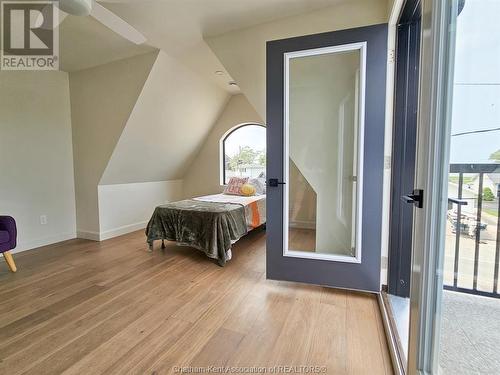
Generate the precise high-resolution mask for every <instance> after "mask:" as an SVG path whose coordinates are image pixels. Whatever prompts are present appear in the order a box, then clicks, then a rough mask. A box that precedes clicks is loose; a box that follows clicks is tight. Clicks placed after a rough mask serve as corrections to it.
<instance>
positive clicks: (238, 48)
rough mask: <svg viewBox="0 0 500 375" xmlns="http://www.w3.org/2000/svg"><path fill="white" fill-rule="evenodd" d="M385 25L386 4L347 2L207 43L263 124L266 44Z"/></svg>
mask: <svg viewBox="0 0 500 375" xmlns="http://www.w3.org/2000/svg"><path fill="white" fill-rule="evenodd" d="M385 22H387V1H386V0H369V1H363V0H350V1H346V2H343V3H341V4H338V5H335V6H332V7H330V8H325V9H321V10H319V11H315V12H311V13H307V14H302V15H299V16H293V17H287V18H284V19H280V20H277V21H272V22H269V23H265V24H261V25H258V26H254V27H250V28H247V29H243V30H238V31H233V32H228V33H226V34H222V35H219V36H216V37H212V38H206V42H207V43H208V45H209V46H210V48H212V50H213V51H214V53H215V55H216V56H217V57H218V58H219V60H220V61H221V63H222V64H223V65H224V67H225V68H226V70H227V71H228V72H229V74H230V75H231V76H232V77H233V78H234V79H235V80H236V82H237V83H238V86H239V87H240V88H241V91H242V92H243V93H244V94H245V96H246V97H247V98H248V100H249V102H250V103H251V104H252V105H253V106H254V107H255V109H256V110H257V112H258V113H259V114H260V116H261V117H262V118H263V119H264V120H265V117H266V42H267V41H269V40H276V39H284V38H290V37H294V36H300V35H308V34H316V33H321V32H326V31H334V30H341V29H348V28H353V27H360V26H367V25H374V24H379V23H385Z"/></svg>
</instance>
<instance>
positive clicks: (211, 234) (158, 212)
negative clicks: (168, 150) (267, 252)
mask: <svg viewBox="0 0 500 375" xmlns="http://www.w3.org/2000/svg"><path fill="white" fill-rule="evenodd" d="M247 231H248V229H247V224H246V220H245V208H244V206H243V205H239V204H232V203H216V202H203V201H198V200H192V199H188V200H183V201H179V202H173V203H168V204H165V205H162V206H158V207H156V209H155V211H154V213H153V216H152V217H151V219H150V220H149V223H148V226H147V228H146V236H147V241H148V243H149V246H150V248H152V245H153V241H154V240H168V241H175V242H177V243H178V244H180V245H185V246H191V247H194V248H196V249H198V250H201V251H203V252H204V253H205V254H206V255H207V256H208V257H209V258H212V259H216V260H217V261H218V263H219V265H221V266H223V265H224V264H225V263H226V260H228V258H229V255H228V251H229V250H230V249H231V244H232V243H234V242H235V241H237V240H239V239H240V238H241V237H243V236H244V235H245V234H247Z"/></svg>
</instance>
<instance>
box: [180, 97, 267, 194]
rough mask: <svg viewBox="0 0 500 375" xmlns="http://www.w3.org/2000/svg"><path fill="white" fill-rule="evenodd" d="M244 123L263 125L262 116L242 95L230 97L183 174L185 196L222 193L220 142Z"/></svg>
mask: <svg viewBox="0 0 500 375" xmlns="http://www.w3.org/2000/svg"><path fill="white" fill-rule="evenodd" d="M247 122H253V123H258V124H264V122H263V121H262V118H261V116H259V114H258V113H257V112H256V111H255V109H254V108H253V106H252V105H251V104H250V103H249V102H248V100H247V99H246V97H245V96H244V95H242V94H238V95H234V96H232V97H231V99H230V100H229V102H228V103H227V105H226V107H225V108H224V111H223V112H222V114H221V115H220V117H219V118H218V119H217V122H216V123H215V125H214V127H213V128H212V130H211V132H210V134H209V135H208V137H206V140H205V142H204V144H203V146H202V147H201V149H200V152H199V153H198V154H197V155H196V157H195V159H194V161H193V163H192V164H191V166H190V167H189V169H188V170H187V171H186V173H185V175H184V196H185V197H187V198H190V197H194V196H200V195H207V194H216V193H220V192H221V191H222V187H221V186H220V176H219V173H220V155H219V141H220V139H221V138H222V136H223V135H224V134H225V133H226V132H227V131H228V130H229V129H231V128H233V127H235V126H236V125H239V124H242V123H247Z"/></svg>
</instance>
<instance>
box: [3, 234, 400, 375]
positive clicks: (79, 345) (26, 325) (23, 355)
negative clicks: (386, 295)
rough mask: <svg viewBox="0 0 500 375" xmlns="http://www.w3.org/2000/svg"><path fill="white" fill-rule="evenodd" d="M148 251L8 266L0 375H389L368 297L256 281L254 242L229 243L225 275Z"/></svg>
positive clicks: (256, 238)
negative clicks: (208, 373)
mask: <svg viewBox="0 0 500 375" xmlns="http://www.w3.org/2000/svg"><path fill="white" fill-rule="evenodd" d="M297 240H298V241H304V239H300V238H297ZM146 249H147V246H146V243H145V238H144V234H143V232H142V231H139V232H135V233H131V234H127V235H125V236H122V237H118V238H114V239H111V240H107V241H103V242H102V243H97V242H92V241H85V240H71V241H65V242H63V243H60V244H55V245H51V246H46V247H43V248H40V249H38V250H34V251H30V252H27V253H22V254H19V255H17V254H16V262H17V263H18V272H17V273H16V274H13V273H10V272H9V273H8V274H7V273H6V272H8V271H7V270H6V266H5V265H0V266H1V267H3V268H0V327H1V328H0V373H2V374H3V373H5V374H9V375H11V374H12V375H15V374H22V373H25V374H57V373H65V374H66V375H70V374H81V373H85V374H106V375H108V374H120V375H121V374H148V373H149V374H151V373H155V372H156V373H157V374H169V373H172V372H173V371H174V367H175V366H201V367H204V366H275V365H291V364H295V365H298V366H326V367H327V372H326V373H332V374H365V373H366V374H391V373H392V369H391V365H390V357H389V354H388V350H387V344H386V342H385V336H384V331H383V326H382V322H381V320H380V319H381V318H380V314H379V311H378V306H377V301H376V299H375V297H374V296H373V295H369V294H363V293H353V292H349V291H345V290H335V289H329V288H324V287H316V286H309V285H303V284H296V283H289V282H279V281H271V280H266V278H265V232H264V231H261V230H256V231H253V232H251V233H250V234H249V235H247V236H245V237H244V238H243V239H241V240H240V241H239V242H238V243H236V244H235V245H234V247H233V259H232V260H231V261H230V262H228V263H227V265H226V266H225V267H224V268H221V267H218V266H217V265H216V264H215V263H214V262H213V261H211V260H209V259H207V258H206V257H205V256H204V255H203V254H202V253H200V252H199V251H197V250H194V249H190V248H185V247H178V246H175V244H171V243H167V246H166V249H165V251H164V252H162V251H159V250H157V249H156V250H155V251H154V252H153V253H148V252H147V251H146Z"/></svg>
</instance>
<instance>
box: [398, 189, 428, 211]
mask: <svg viewBox="0 0 500 375" xmlns="http://www.w3.org/2000/svg"><path fill="white" fill-rule="evenodd" d="M401 200H402V201H403V202H405V203H413V204H414V205H415V206H416V207H418V208H422V207H424V191H423V190H422V189H415V190H413V193H411V194H406V195H403V196H402V197H401Z"/></svg>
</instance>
